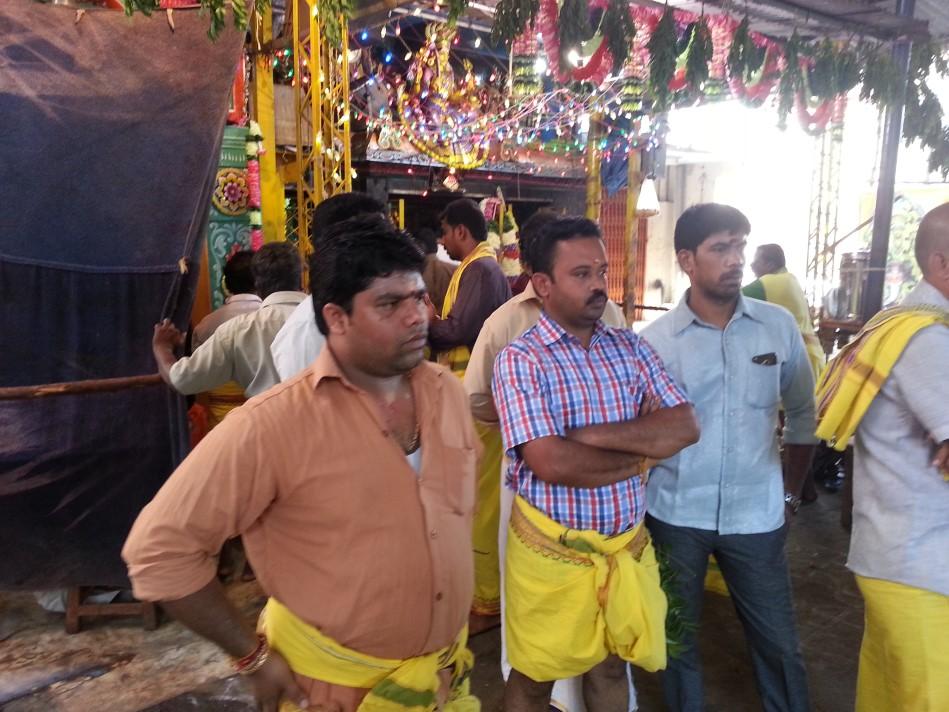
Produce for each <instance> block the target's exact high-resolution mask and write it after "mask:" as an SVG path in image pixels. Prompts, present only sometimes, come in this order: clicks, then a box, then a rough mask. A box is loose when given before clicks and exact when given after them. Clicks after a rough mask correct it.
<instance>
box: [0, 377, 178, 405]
mask: <svg viewBox="0 0 949 712" xmlns="http://www.w3.org/2000/svg"><path fill="white" fill-rule="evenodd" d="M161 382H162V380H161V376H159V375H158V374H157V373H153V374H150V375H148V376H126V377H123V378H99V379H94V380H89V381H68V382H66V383H44V384H43V385H39V386H13V387H10V388H0V401H4V400H30V399H32V398H46V397H48V396H74V395H79V394H81V393H110V392H113V391H126V390H129V389H131V388H145V387H146V386H157V385H158V384H160V383H161Z"/></svg>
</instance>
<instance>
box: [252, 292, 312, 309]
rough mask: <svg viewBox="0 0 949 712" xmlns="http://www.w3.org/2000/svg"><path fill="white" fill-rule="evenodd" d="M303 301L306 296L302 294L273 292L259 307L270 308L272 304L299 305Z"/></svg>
mask: <svg viewBox="0 0 949 712" xmlns="http://www.w3.org/2000/svg"><path fill="white" fill-rule="evenodd" d="M304 299H306V295H305V294H304V293H303V292H274V293H273V294H271V295H270V296H268V297H267V298H266V299H264V301H263V302H261V305H260V306H262V307H272V306H273V305H274V304H299V303H300V302H302V301H303V300H304Z"/></svg>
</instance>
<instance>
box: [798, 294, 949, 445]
mask: <svg viewBox="0 0 949 712" xmlns="http://www.w3.org/2000/svg"><path fill="white" fill-rule="evenodd" d="M933 324H945V325H947V326H949V312H947V311H945V310H944V309H939V308H937V307H930V306H926V305H921V306H899V307H892V308H890V309H884V310H883V311H881V312H879V313H878V314H877V315H876V316H874V317H873V318H872V319H870V321H868V322H867V324H866V326H864V327H863V329H862V330H861V331H860V333H859V334H857V335H856V336H855V337H854V339H853V341H851V342H850V343H849V344H847V345H846V346H845V347H844V348H843V349H842V350H841V351H840V353H839V354H837V356H836V357H835V358H834V360H833V361H831V362H830V365H829V366H828V368H827V370H826V371H824V375H823V376H822V377H821V380H820V383H819V384H818V385H817V423H818V424H817V437H819V438H821V439H822V440H826V441H827V442H828V444H829V445H830V446H831V447H832V448H834V449H835V450H839V451H841V452H843V451H844V450H845V449H846V448H847V443H848V442H849V441H850V438H851V437H853V434H854V433H855V432H856V431H857V427H858V426H859V425H860V421H861V419H862V418H863V416H864V414H865V413H866V412H867V408H869V407H870V403H872V402H873V399H874V398H875V397H876V395H877V393H879V391H880V388H881V387H882V386H883V383H884V382H885V381H886V379H887V377H888V376H889V375H890V371H891V370H892V369H893V366H894V364H896V362H897V361H898V360H899V358H900V356H901V355H902V354H903V349H905V348H906V345H907V344H908V343H909V342H910V339H912V338H913V336H915V335H916V333H917V332H918V331H919V330H920V329H924V328H926V327H927V326H932V325H933Z"/></svg>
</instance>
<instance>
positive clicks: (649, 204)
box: [636, 176, 659, 218]
mask: <svg viewBox="0 0 949 712" xmlns="http://www.w3.org/2000/svg"><path fill="white" fill-rule="evenodd" d="M658 214H659V194H658V193H657V192H656V181H655V179H654V178H653V177H652V176H648V177H647V178H646V180H644V181H643V184H642V186H641V187H640V188H639V199H638V200H637V201H636V217H637V218H653V217H655V216H657V215H658Z"/></svg>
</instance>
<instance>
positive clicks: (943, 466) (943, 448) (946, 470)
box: [933, 440, 949, 480]
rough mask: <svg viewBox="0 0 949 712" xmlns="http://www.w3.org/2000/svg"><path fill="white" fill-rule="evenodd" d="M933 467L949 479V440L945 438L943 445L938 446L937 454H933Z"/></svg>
mask: <svg viewBox="0 0 949 712" xmlns="http://www.w3.org/2000/svg"><path fill="white" fill-rule="evenodd" d="M933 467H935V468H936V471H937V472H941V473H942V476H943V477H944V478H945V479H946V480H949V440H943V441H942V445H939V446H938V447H937V448H936V454H935V455H934V456H933Z"/></svg>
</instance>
